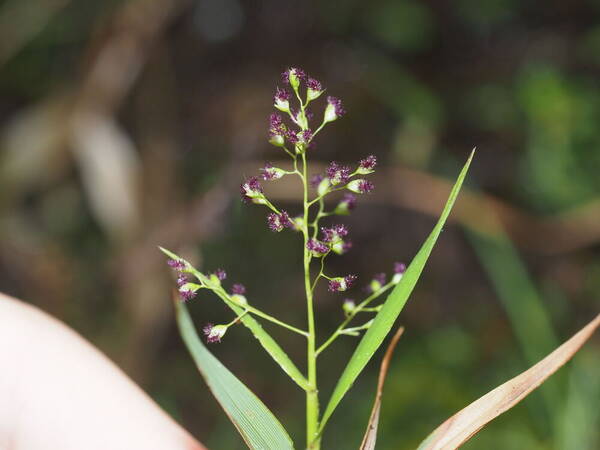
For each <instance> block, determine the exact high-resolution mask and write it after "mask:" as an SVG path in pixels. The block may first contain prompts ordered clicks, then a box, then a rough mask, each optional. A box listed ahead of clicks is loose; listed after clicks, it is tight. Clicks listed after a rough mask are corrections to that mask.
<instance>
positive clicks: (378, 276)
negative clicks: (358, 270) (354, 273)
mask: <svg viewBox="0 0 600 450" xmlns="http://www.w3.org/2000/svg"><path fill="white" fill-rule="evenodd" d="M385 278H386V275H385V273H384V272H381V273H376V274H375V276H374V277H373V279H374V280H375V281H377V282H378V283H379V284H382V285H383V284H385Z"/></svg>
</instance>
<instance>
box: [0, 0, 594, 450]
mask: <svg viewBox="0 0 600 450" xmlns="http://www.w3.org/2000/svg"><path fill="white" fill-rule="evenodd" d="M290 65H292V66H298V67H302V68H304V69H305V70H307V71H308V72H309V73H310V74H312V75H313V76H315V77H317V78H319V79H320V80H322V82H323V83H324V85H325V86H326V87H327V88H328V93H329V94H331V95H335V96H338V97H340V98H342V99H343V101H344V104H345V107H346V109H347V110H348V114H347V116H346V117H344V119H343V120H340V121H338V122H336V123H334V124H332V125H331V126H329V127H328V128H327V129H326V131H325V132H323V133H322V135H320V136H319V139H318V147H317V149H316V150H315V151H314V152H313V153H312V154H311V157H312V158H313V161H315V162H320V163H323V164H326V163H327V162H329V161H331V160H332V159H336V160H338V161H343V162H347V163H352V162H355V161H357V160H358V159H360V158H361V157H364V156H366V155H368V154H375V155H377V157H378V158H379V161H380V170H378V172H377V174H376V176H375V178H374V181H375V183H376V186H377V189H376V191H375V192H374V193H373V194H371V195H370V196H369V197H368V198H367V199H361V201H360V203H359V206H358V208H357V210H356V211H355V213H354V214H353V215H352V216H351V217H350V218H348V220H347V223H348V224H349V226H350V228H351V234H352V238H353V240H354V244H355V246H354V249H353V250H352V252H350V253H349V254H348V255H347V256H345V257H338V258H334V259H333V260H332V263H331V271H332V272H334V273H357V274H358V275H359V279H360V280H361V284H362V285H366V284H367V283H368V280H369V279H370V277H371V276H372V275H373V274H374V273H376V272H381V271H388V273H389V271H390V269H391V265H392V263H393V261H396V260H401V261H406V262H408V261H410V259H411V257H412V256H413V255H414V254H415V253H416V251H417V250H418V248H419V246H420V244H421V243H422V241H423V240H424V239H425V237H426V236H427V234H428V233H429V231H430V229H431V228H432V226H433V224H434V221H435V216H436V215H437V214H438V212H439V211H440V210H441V207H442V205H443V201H444V199H445V197H446V195H447V193H448V192H449V188H450V185H449V183H450V182H451V181H452V179H453V178H454V177H455V176H456V175H457V173H458V169H459V167H460V165H461V164H462V163H463V162H464V160H465V159H466V158H467V156H468V153H469V151H470V150H471V149H472V148H473V147H475V146H477V148H478V153H477V155H476V159H475V161H474V163H473V165H472V168H471V171H470V174H469V177H468V182H467V188H466V189H465V190H464V191H463V194H461V196H462V197H461V200H460V202H459V204H458V205H457V208H456V210H455V212H454V214H453V221H452V222H451V223H450V224H449V225H448V226H446V229H445V232H444V233H443V234H442V236H441V238H440V241H439V243H438V245H437V247H436V249H435V250H434V253H433V255H432V258H431V259H430V263H429V265H428V267H427V268H426V270H425V274H424V276H423V277H422V279H421V281H420V282H419V284H418V286H417V288H416V290H415V292H414V294H413V296H412V299H411V300H410V302H409V303H408V304H407V307H406V308H405V310H404V311H403V313H402V315H401V316H400V319H399V323H401V324H403V325H404V326H406V329H407V331H406V333H405V335H404V337H403V338H402V340H401V341H400V344H399V346H398V348H397V350H396V355H395V357H394V361H393V364H392V366H391V370H390V374H389V376H388V381H387V384H386V390H385V396H384V401H383V410H382V419H381V424H380V434H379V440H378V443H379V445H378V448H381V449H411V448H415V446H416V445H417V444H418V442H420V441H421V440H422V439H423V438H424V437H425V436H426V435H427V434H428V432H429V431H431V430H433V429H434V428H435V427H436V426H437V425H439V424H440V423H441V422H442V421H443V420H445V419H446V418H447V417H449V416H450V415H451V414H453V413H454V412H456V411H457V410H459V409H460V408H462V407H463V406H465V405H466V404H468V403H470V402H471V401H473V400H475V399H476V398H478V397H479V396H481V395H483V394H484V393H486V392H487V391H489V390H490V389H492V388H493V387H495V386H496V385H498V384H500V383H502V382H503V381H505V380H507V379H508V378H510V377H512V376H514V375H516V374H517V373H519V372H521V371H523V370H524V369H525V368H527V367H528V366H529V365H531V364H533V363H534V362H536V361H537V360H538V359H540V358H541V357H542V356H543V355H545V354H546V353H548V352H549V351H550V350H551V349H552V348H554V347H555V346H556V345H558V343H559V342H561V341H563V340H565V339H566V338H567V337H569V336H570V335H571V334H573V333H574V332H575V331H576V330H578V329H579V328H580V327H581V326H583V325H584V324H585V323H586V322H587V321H589V320H590V319H591V318H592V317H593V316H594V315H595V314H596V313H597V312H598V309H599V308H598V305H599V299H600V258H599V257H598V255H599V251H600V246H599V242H600V198H599V195H598V194H599V193H600V151H599V145H600V128H599V123H600V81H599V80H600V78H599V76H600V1H598V0H579V1H571V2H558V1H550V2H534V1H521V2H519V1H516V0H491V1H483V2H482V1H476V0H458V1H454V2H449V1H416V0H409V1H407V0H397V1H394V0H374V1H371V2H359V1H356V0H338V1H336V2H300V1H283V2H282V1H275V0H265V1H241V0H195V1H185V0H130V1H123V0H110V1H104V2H85V1H75V0H43V1H38V2H33V1H23V0H4V1H2V2H0V96H1V97H0V98H1V102H0V118H1V120H2V124H1V127H0V290H2V291H4V292H6V293H8V294H11V295H14V296H17V297H19V298H22V299H25V300H27V301H29V302H31V303H33V304H35V305H37V306H39V307H40V308H42V309H44V310H46V311H48V312H49V313H51V314H53V315H55V316H57V317H58V318H60V319H61V320H63V321H65V322H66V323H68V324H69V325H70V326H72V327H73V328H75V329H76V330H78V331H79V332H80V333H81V334H82V335H83V336H85V337H86V338H87V339H89V340H90V341H91V342H93V343H94V344H95V345H97V346H98V347H99V348H101V349H102V350H103V351H104V352H105V353H107V354H108V355H109V356H110V357H111V358H112V359H113V360H114V361H116V362H117V363H118V364H119V365H120V366H121V367H123V368H124V370H125V371H126V372H127V373H128V374H129V375H130V376H131V377H132V378H133V379H134V380H135V381H137V382H138V383H139V384H140V385H141V386H142V387H143V388H144V389H145V390H146V391H147V392H149V393H150V394H151V395H152V397H153V398H154V399H156V401H157V402H158V403H160V404H161V405H162V406H163V407H164V408H165V409H166V410H167V411H169V413H170V414H172V415H173V416H174V417H175V418H176V419H177V420H178V421H180V422H181V423H182V424H183V425H184V426H185V427H187V428H188V429H189V430H190V431H191V432H192V433H193V434H194V435H195V436H196V437H198V438H199V439H200V440H201V441H202V442H204V443H205V444H207V445H208V446H209V447H210V448H214V449H241V448H244V445H243V443H242V441H241V439H240V438H239V437H238V436H237V433H236V432H235V430H234V428H233V427H232V426H231V425H230V424H229V422H228V420H227V418H226V417H225V415H224V414H223V413H222V411H221V410H220V408H219V406H218V404H217V403H216V402H215V401H214V400H213V399H212V397H211V395H210V393H209V392H208V390H207V388H206V386H205V385H204V383H203V381H202V380H201V378H200V377H199V375H198V374H197V372H196V370H195V368H194V366H193V364H192V361H191V359H190V357H189V356H188V354H187V353H186V351H185V349H184V347H183V345H182V343H181V341H180V339H179V336H178V334H177V331H176V328H175V324H174V320H173V315H172V309H171V305H170V300H169V297H170V289H171V288H172V286H173V280H172V278H171V274H170V273H169V271H168V270H167V267H166V265H165V262H164V258H163V257H162V255H161V254H160V253H159V252H158V250H157V248H156V246H157V245H162V246H165V247H168V248H171V249H173V250H175V251H178V252H180V254H182V256H185V257H187V258H189V259H190V260H192V261H193V262H194V263H196V264H197V267H199V268H200V269H202V270H212V269H215V268H217V267H224V268H225V269H226V270H227V272H228V273H229V280H228V282H234V281H236V282H242V283H244V284H245V285H246V286H247V288H248V297H249V298H250V300H251V301H252V302H253V303H255V304H256V305H257V306H259V307H260V308H261V309H264V310H266V311H268V312H270V313H273V314H274V315H277V316H278V317H281V318H282V319H283V320H286V321H289V322H290V323H293V324H297V325H299V326H303V325H302V324H303V323H304V321H305V315H304V303H303V299H302V293H303V286H302V279H301V266H300V259H299V256H300V251H301V248H300V244H299V241H298V239H297V236H296V235H294V234H292V233H289V232H288V233H281V234H276V235H275V234H272V233H270V232H269V231H267V229H266V223H265V214H266V213H265V211H264V210H261V209H259V208H256V207H252V206H245V205H242V204H241V202H240V201H239V196H238V185H239V183H240V181H241V180H242V179H243V178H244V177H245V176H248V175H251V174H253V173H255V172H256V171H257V168H258V167H259V166H260V165H261V164H262V162H263V161H265V160H269V161H273V162H276V161H279V160H281V159H282V154H281V152H280V151H278V150H277V149H276V148H274V147H272V146H270V145H269V144H268V143H267V142H266V128H267V117H268V114H269V113H270V112H271V110H272V102H271V100H272V94H273V91H274V88H275V86H276V84H277V83H278V82H279V74H280V73H281V71H282V70H283V69H284V68H285V67H288V66H290ZM293 188H294V186H293V185H288V184H287V183H285V182H281V183H275V184H272V185H270V186H269V192H270V194H271V195H272V196H273V197H274V198H277V199H279V200H278V201H279V203H280V204H282V205H283V206H284V207H285V208H286V209H287V210H288V211H290V212H296V211H297V210H298V208H299V206H298V197H297V195H295V194H294V193H293ZM351 294H352V297H354V298H355V299H360V298H361V295H362V294H361V292H360V289H355V290H354V291H353V292H351ZM341 301H342V297H340V296H339V295H338V296H334V295H330V294H328V293H327V292H325V290H321V291H319V297H318V301H317V311H318V326H319V327H320V329H321V330H322V332H321V336H325V335H326V334H328V333H329V332H330V331H331V330H333V329H334V327H335V326H337V324H338V323H339V321H340V320H341V319H342V313H341ZM191 311H192V314H193V316H194V318H195V320H196V321H197V323H198V325H201V324H203V323H205V322H207V321H212V322H216V323H220V322H224V321H228V320H230V317H231V316H230V313H229V312H228V311H227V310H226V309H225V308H224V307H223V305H221V303H220V302H219V301H218V300H217V299H216V298H214V297H211V296H210V295H208V294H206V293H202V294H200V295H199V296H198V297H197V299H196V300H194V301H193V304H192V305H191ZM269 329H270V330H271V329H272V327H269ZM272 333H273V335H274V336H276V337H279V338H280V339H281V340H282V343H283V345H284V348H286V349H288V350H289V354H290V355H291V356H292V357H293V358H294V359H295V360H296V361H297V363H298V364H299V365H300V366H301V367H303V366H304V365H303V362H304V361H303V354H304V346H303V342H302V340H301V339H296V337H295V336H294V335H291V336H290V335H289V334H288V333H286V332H285V331H284V332H281V330H279V329H272ZM356 342H357V341H356V340H355V338H351V337H345V338H344V339H340V340H339V341H338V342H337V343H336V344H335V346H334V347H332V348H331V350H328V351H327V352H326V353H324V354H323V357H322V358H321V359H320V364H321V365H320V374H319V376H320V380H321V381H320V385H321V392H322V395H323V396H324V397H323V398H324V399H326V398H327V397H328V395H329V393H330V392H331V389H332V387H333V384H334V383H335V381H336V379H337V377H338V376H339V374H340V373H341V370H342V369H343V367H344V364H345V361H346V360H347V358H348V357H349V356H350V355H351V352H352V350H353V348H354V345H356ZM211 349H212V350H213V351H214V353H215V354H216V355H217V356H218V357H219V358H220V359H221V360H222V361H223V362H224V363H225V364H226V365H227V366H228V367H229V368H230V369H231V370H232V371H234V373H236V374H237V375H238V376H239V377H240V378H241V379H242V380H243V381H244V382H245V383H247V384H248V385H249V386H250V387H251V388H252V389H253V390H254V391H255V392H256V393H257V394H258V395H259V396H260V397H261V398H262V399H264V401H265V402H266V404H267V405H268V406H269V407H270V408H271V409H272V410H273V411H274V412H275V413H276V414H277V415H279V416H280V417H281V420H282V422H283V423H284V424H285V426H286V428H287V429H288V430H289V431H290V433H292V435H293V437H294V438H295V439H296V441H297V443H298V444H299V446H301V442H302V436H303V426H304V423H303V418H304V413H303V408H304V400H303V396H302V392H301V391H300V390H299V389H298V388H297V387H296V386H295V385H294V384H293V383H291V382H290V381H288V379H286V377H285V376H284V375H282V374H281V373H280V372H279V369H278V368H277V367H276V365H275V364H274V363H273V362H272V361H271V360H270V358H269V357H268V356H267V355H266V354H265V353H264V352H263V350H262V349H261V348H259V347H258V346H256V345H255V344H254V340H253V339H251V338H250V335H249V333H248V332H247V330H245V329H242V328H234V329H232V330H230V331H229V332H228V334H227V336H226V338H225V339H224V341H223V343H222V344H221V345H218V346H213V347H211ZM599 355H600V345H599V342H598V339H597V338H596V339H595V340H594V339H593V340H592V341H591V342H590V343H588V344H587V345H586V347H584V349H583V350H582V351H581V352H580V353H579V354H578V355H577V356H576V357H575V359H574V360H573V362H572V363H570V364H569V365H568V366H567V367H566V368H564V369H562V370H561V371H560V372H559V373H558V374H557V375H556V376H555V377H554V378H552V379H551V380H550V381H549V382H548V383H546V384H545V385H544V387H543V389H541V390H540V391H538V392H536V393H535V394H533V395H532V396H530V397H529V398H528V399H527V400H526V401H525V402H523V403H521V404H520V405H519V406H517V407H516V408H515V409H513V410H512V411H511V412H509V413H508V414H505V415H504V416H501V417H500V418H499V419H498V420H496V421H495V422H493V423H492V424H491V425H490V426H489V427H487V428H486V429H485V430H484V431H483V432H482V433H480V434H479V435H478V436H477V437H476V438H474V439H473V440H472V441H470V442H469V443H468V444H467V445H465V448H468V449H492V450H493V449H595V448H599V447H600V431H599V430H600V426H599V424H600V421H599V413H600V411H599V408H598V404H600V361H599ZM381 356H382V353H381V351H380V352H379V353H377V355H376V357H375V358H374V360H373V362H372V363H371V364H370V365H369V366H368V367H367V369H366V370H365V372H364V373H363V375H362V376H361V377H360V378H359V382H358V383H357V384H356V386H355V387H354V388H353V390H351V391H350V393H349V395H348V396H347V397H346V398H345V399H344V401H343V404H342V407H341V408H340V409H339V410H338V411H337V412H336V413H335V414H334V416H333V419H332V421H331V422H330V428H329V431H328V432H327V433H326V436H325V440H324V446H325V448H331V449H352V448H357V447H358V444H359V443H360V439H361V437H362V434H363V432H364V429H365V425H366V421H367V419H368V416H369V411H370V408H371V404H372V401H373V397H374V392H375V385H376V377H377V370H378V362H379V360H380V358H381ZM132 420H135V419H134V418H132Z"/></svg>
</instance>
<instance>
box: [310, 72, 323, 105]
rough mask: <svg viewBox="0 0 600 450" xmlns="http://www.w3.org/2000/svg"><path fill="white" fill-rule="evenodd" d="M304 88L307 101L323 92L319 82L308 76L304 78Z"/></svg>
mask: <svg viewBox="0 0 600 450" xmlns="http://www.w3.org/2000/svg"><path fill="white" fill-rule="evenodd" d="M306 89H307V90H306V97H307V100H308V101H309V102H310V101H312V100H315V99H317V98H319V96H320V95H321V94H322V93H323V86H322V85H321V82H320V81H319V80H315V79H314V78H310V77H309V78H308V80H306Z"/></svg>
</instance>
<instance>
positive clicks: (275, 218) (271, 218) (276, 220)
mask: <svg viewBox="0 0 600 450" xmlns="http://www.w3.org/2000/svg"><path fill="white" fill-rule="evenodd" d="M267 223H268V225H269V228H270V229H271V231H276V232H279V231H282V230H283V229H284V228H292V227H293V225H294V224H293V223H292V221H291V220H290V216H289V215H288V213H287V212H285V211H281V213H280V214H277V213H271V214H269V215H268V216H267Z"/></svg>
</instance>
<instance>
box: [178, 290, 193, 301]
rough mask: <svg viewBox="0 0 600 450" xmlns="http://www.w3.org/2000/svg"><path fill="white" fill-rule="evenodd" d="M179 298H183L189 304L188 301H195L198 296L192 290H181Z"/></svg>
mask: <svg viewBox="0 0 600 450" xmlns="http://www.w3.org/2000/svg"><path fill="white" fill-rule="evenodd" d="M179 296H180V297H181V300H182V301H184V302H187V301H189V300H191V299H193V298H194V297H195V296H196V293H195V292H194V291H193V290H191V289H183V288H180V289H179Z"/></svg>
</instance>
